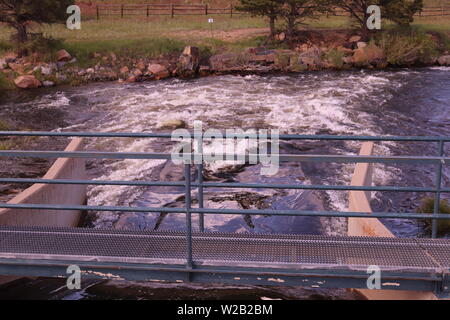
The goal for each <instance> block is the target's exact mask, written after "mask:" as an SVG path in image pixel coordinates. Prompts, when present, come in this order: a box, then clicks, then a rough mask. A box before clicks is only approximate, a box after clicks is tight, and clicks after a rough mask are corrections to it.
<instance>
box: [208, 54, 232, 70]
mask: <svg viewBox="0 0 450 320" xmlns="http://www.w3.org/2000/svg"><path fill="white" fill-rule="evenodd" d="M238 61H239V54H237V53H231V52H228V53H222V54H216V55H214V56H212V57H211V58H209V64H210V66H211V70H212V71H215V72H225V71H231V70H234V69H236V68H237V64H238Z"/></svg>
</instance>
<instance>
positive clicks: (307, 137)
mask: <svg viewBox="0 0 450 320" xmlns="http://www.w3.org/2000/svg"><path fill="white" fill-rule="evenodd" d="M0 136H11V137H13V136H17V137H33V136H34V137H79V138H89V137H90V138H171V137H172V134H171V133H152V132H95V133H94V132H42V131H0ZM201 136H202V135H201V134H200V135H199V134H195V133H191V137H193V138H194V137H201ZM227 137H228V135H227ZM230 137H235V138H248V139H255V138H258V135H257V134H231V135H230ZM279 138H280V140H319V141H345V140H348V141H404V142H420V141H422V142H439V141H444V142H450V137H431V136H407V137H406V136H404V137H401V136H376V137H375V136H345V135H344V136H335V135H295V134H280V135H279ZM268 139H270V136H269V137H268Z"/></svg>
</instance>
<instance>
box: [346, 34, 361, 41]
mask: <svg viewBox="0 0 450 320" xmlns="http://www.w3.org/2000/svg"><path fill="white" fill-rule="evenodd" d="M358 41H361V36H358V35H355V36H351V37H350V39H348V42H358Z"/></svg>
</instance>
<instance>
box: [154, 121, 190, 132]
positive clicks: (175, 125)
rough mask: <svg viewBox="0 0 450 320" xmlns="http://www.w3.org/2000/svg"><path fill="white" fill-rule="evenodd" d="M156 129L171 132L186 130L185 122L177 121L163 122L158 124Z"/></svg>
mask: <svg viewBox="0 0 450 320" xmlns="http://www.w3.org/2000/svg"><path fill="white" fill-rule="evenodd" d="M158 128H159V129H171V130H175V129H181V128H186V122H184V121H183V120H179V119H169V120H164V121H162V122H161V123H160V124H159V126H158Z"/></svg>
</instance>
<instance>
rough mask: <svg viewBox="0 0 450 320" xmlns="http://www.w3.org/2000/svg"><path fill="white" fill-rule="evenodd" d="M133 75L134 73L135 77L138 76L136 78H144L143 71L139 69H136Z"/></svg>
mask: <svg viewBox="0 0 450 320" xmlns="http://www.w3.org/2000/svg"><path fill="white" fill-rule="evenodd" d="M132 73H133V75H134V76H136V77H140V76H142V74H143V73H142V71H141V70H139V69H134V70H133V72H132Z"/></svg>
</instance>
